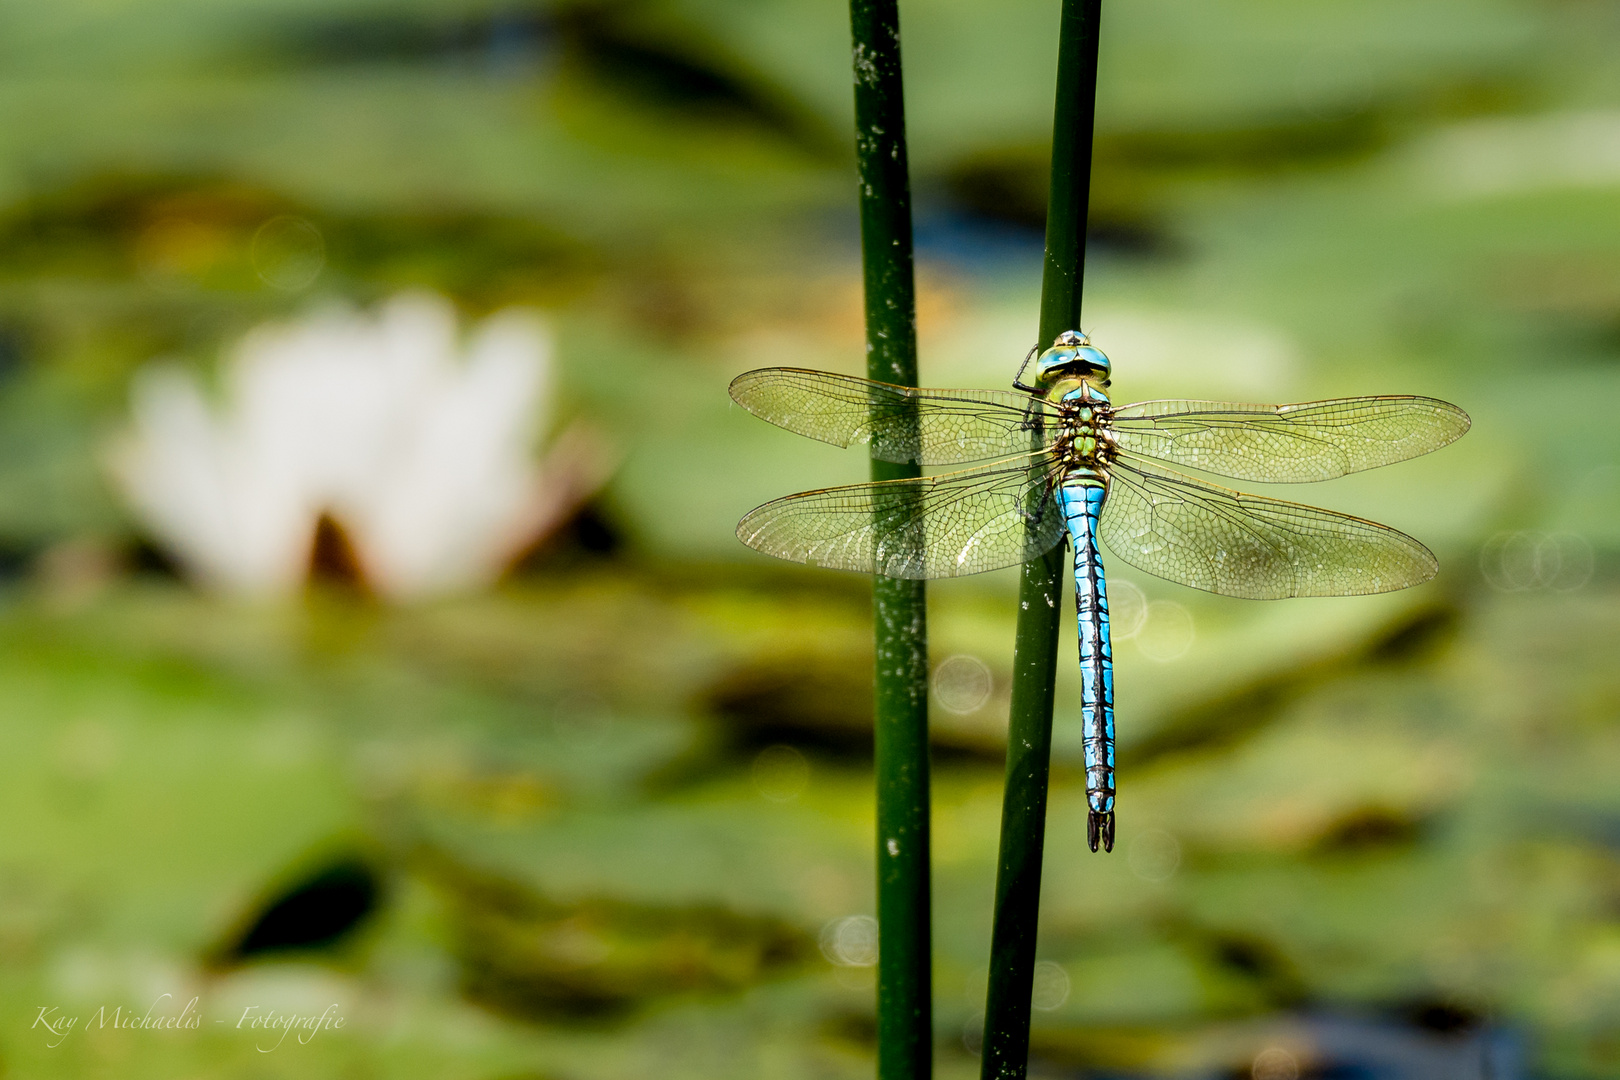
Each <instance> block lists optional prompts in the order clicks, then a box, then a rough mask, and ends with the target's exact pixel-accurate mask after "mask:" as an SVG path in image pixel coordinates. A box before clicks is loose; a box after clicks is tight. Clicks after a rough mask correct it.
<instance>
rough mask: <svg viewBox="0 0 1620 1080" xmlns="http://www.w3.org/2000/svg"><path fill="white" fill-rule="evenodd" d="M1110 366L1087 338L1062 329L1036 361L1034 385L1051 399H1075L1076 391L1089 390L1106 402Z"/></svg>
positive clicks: (1111, 371)
mask: <svg viewBox="0 0 1620 1080" xmlns="http://www.w3.org/2000/svg"><path fill="white" fill-rule="evenodd" d="M1112 374H1113V365H1112V364H1110V363H1109V362H1108V357H1107V356H1106V355H1105V354H1104V353H1103V351H1102V350H1101V349H1099V348H1097V347H1096V346H1094V345H1092V344H1091V340H1090V339H1089V338H1087V337H1086V335H1084V334H1082V333H1079V332H1077V331H1074V330H1065V331H1064V332H1063V333H1061V334H1059V335H1058V336H1057V340H1056V341H1054V342H1052V347H1051V348H1050V349H1047V350H1046V351H1045V352H1043V353H1041V355H1040V356H1039V357H1038V358H1036V360H1035V386H1036V388H1037V389H1038V390H1040V391H1042V392H1044V393H1045V394H1046V395H1047V396H1048V397H1051V398H1067V397H1072V396H1075V392H1076V391H1079V390H1082V389H1085V388H1089V389H1090V390H1091V391H1092V394H1090V395H1087V396H1095V397H1099V398H1102V400H1104V401H1106V400H1107V398H1106V397H1104V395H1103V394H1102V391H1104V390H1106V389H1107V388H1108V383H1109V380H1110V376H1111V375H1112Z"/></svg>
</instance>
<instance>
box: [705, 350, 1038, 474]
mask: <svg viewBox="0 0 1620 1080" xmlns="http://www.w3.org/2000/svg"><path fill="white" fill-rule="evenodd" d="M731 398H732V400H733V401H735V402H736V403H737V404H739V405H741V406H742V407H743V408H745V409H747V410H748V411H749V412H751V413H753V414H754V415H755V416H758V417H760V418H761V419H763V420H769V421H770V422H771V423H773V424H775V425H776V426H777V427H784V428H787V429H788V430H789V431H794V432H797V433H798V434H800V435H808V436H809V437H810V438H812V439H819V440H821V441H822V442H826V443H832V444H833V445H834V446H850V445H852V444H854V443H863V442H864V443H870V444H871V446H872V456H873V457H876V458H879V459H881V460H883V461H899V462H916V463H917V464H919V465H960V464H963V463H966V462H970V461H988V460H992V459H995V458H1005V457H1009V456H1011V455H1013V454H1021V453H1025V452H1027V451H1028V450H1030V449H1031V448H1039V447H1045V446H1048V445H1050V444H1051V442H1052V428H1053V427H1054V426H1055V425H1053V424H1048V423H1042V422H1043V421H1045V420H1048V419H1051V418H1054V417H1055V416H1056V415H1057V414H1056V412H1055V411H1054V410H1053V409H1052V408H1051V406H1049V405H1047V404H1046V403H1045V402H1043V401H1041V400H1040V399H1038V398H1035V397H1031V396H1030V395H1028V394H1017V393H1012V392H1006V391H999V390H918V389H915V388H913V387H908V386H893V385H890V384H889V383H881V382H873V381H871V380H870V379H859V378H856V377H855V376H853V375H835V374H833V373H832V372H830V371H809V370H806V369H804V368H761V369H760V370H758V371H749V372H745V373H743V374H741V375H739V376H737V377H736V378H735V379H733V380H732V381H731ZM1037 423H1041V426H1042V427H1043V435H1042V437H1041V439H1040V442H1039V443H1036V442H1033V441H1032V440H1033V439H1034V428H1035V426H1036V424H1037Z"/></svg>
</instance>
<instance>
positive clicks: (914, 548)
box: [737, 455, 1064, 579]
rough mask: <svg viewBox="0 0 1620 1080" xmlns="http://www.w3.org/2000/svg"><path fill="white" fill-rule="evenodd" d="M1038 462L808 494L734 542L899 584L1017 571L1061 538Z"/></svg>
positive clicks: (760, 516) (1051, 469)
mask: <svg viewBox="0 0 1620 1080" xmlns="http://www.w3.org/2000/svg"><path fill="white" fill-rule="evenodd" d="M1039 461H1040V459H1039V458H1038V457H1033V458H1032V456H1031V455H1025V456H1024V457H1023V458H1021V459H1018V460H1016V461H1004V462H996V463H995V464H993V465H988V466H984V467H981V468H978V469H969V470H965V471H963V472H956V473H947V474H945V475H943V476H924V477H920V478H918V479H914V480H889V481H884V482H880V483H871V484H851V485H849V486H848V487H836V488H828V489H826V490H824V491H806V492H803V493H801V494H798V495H789V496H787V497H786V498H782V499H777V500H775V501H774V502H768V503H766V504H765V505H764V506H761V507H759V508H758V509H756V510H753V511H751V512H750V513H749V514H748V515H747V516H746V517H744V518H743V519H742V521H740V522H738V523H737V538H738V539H740V540H741V541H742V542H743V543H745V544H747V545H748V546H749V547H751V548H754V549H755V550H756V551H763V552H764V553H765V554H767V555H775V556H776V557H777V558H779V559H790V560H792V561H793V562H802V563H808V564H810V565H811V566H826V567H832V568H834V569H837V570H859V571H862V572H864V573H868V574H872V573H877V574H883V575H885V576H887V577H895V578H913V579H916V578H945V577H961V576H963V575H965V574H978V573H982V572H984V571H986V570H997V569H1000V568H1001V567H1003V566H1014V565H1016V564H1018V563H1021V562H1025V561H1027V560H1029V559H1032V558H1034V557H1036V556H1037V555H1041V554H1043V553H1045V552H1047V551H1050V550H1051V549H1052V547H1053V546H1054V545H1056V544H1057V543H1058V542H1059V541H1061V540H1062V539H1063V535H1064V527H1063V514H1062V513H1061V512H1060V511H1059V509H1058V507H1057V503H1056V500H1055V499H1054V498H1053V496H1052V489H1053V477H1054V476H1055V475H1056V472H1057V466H1056V465H1054V464H1050V463H1048V464H1045V465H1044V466H1041V467H1040V468H1038V469H1035V470H1033V471H1032V469H1031V465H1032V463H1039Z"/></svg>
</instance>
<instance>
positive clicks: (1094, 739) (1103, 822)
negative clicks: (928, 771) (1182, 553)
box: [1058, 472, 1114, 851]
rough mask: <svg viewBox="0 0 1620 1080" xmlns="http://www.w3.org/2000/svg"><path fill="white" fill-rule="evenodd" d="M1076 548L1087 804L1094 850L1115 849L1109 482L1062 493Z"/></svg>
mask: <svg viewBox="0 0 1620 1080" xmlns="http://www.w3.org/2000/svg"><path fill="white" fill-rule="evenodd" d="M1058 496H1059V500H1060V503H1061V505H1062V507H1063V518H1064V521H1065V523H1066V524H1067V526H1068V530H1069V539H1070V542H1071V543H1072V544H1073V546H1074V596H1075V609H1076V615H1077V617H1078V619H1079V623H1080V676H1081V680H1082V683H1083V687H1084V689H1083V690H1082V702H1083V706H1084V712H1085V721H1084V723H1085V729H1084V736H1085V754H1086V799H1087V801H1088V802H1089V803H1090V806H1091V848H1092V850H1093V851H1095V850H1096V849H1097V846H1098V841H1099V840H1100V841H1101V842H1102V844H1103V845H1104V846H1106V847H1108V848H1109V849H1112V848H1113V846H1114V843H1113V840H1114V835H1113V834H1114V653H1113V645H1112V644H1111V643H1110V641H1109V636H1108V583H1107V580H1106V579H1105V577H1104V575H1103V565H1102V554H1101V552H1100V551H1099V549H1098V547H1097V520H1098V518H1099V517H1100V516H1101V514H1102V508H1103V503H1104V501H1105V500H1106V499H1107V498H1108V485H1107V480H1106V479H1104V478H1103V477H1102V476H1101V475H1100V474H1096V473H1089V472H1088V473H1079V474H1071V475H1070V476H1069V477H1068V478H1066V479H1065V480H1064V482H1063V486H1062V487H1061V488H1059V489H1058Z"/></svg>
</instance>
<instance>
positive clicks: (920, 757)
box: [849, 0, 933, 1080]
mask: <svg viewBox="0 0 1620 1080" xmlns="http://www.w3.org/2000/svg"><path fill="white" fill-rule="evenodd" d="M849 13H850V28H851V31H852V36H853V39H854V65H855V152H856V157H857V160H858V164H859V170H860V207H861V262H862V267H863V271H864V275H865V285H866V371H867V375H868V376H870V377H871V378H873V379H877V380H880V381H882V382H889V383H900V384H903V385H906V386H915V385H917V325H916V306H917V305H916V288H915V284H914V280H913V275H912V252H911V185H910V181H909V179H908V177H907V167H908V163H907V156H906V126H905V99H904V95H903V93H902V88H901V78H900V16H899V11H898V9H897V6H896V3H895V0H850V5H849ZM918 475H920V470H919V468H918V467H917V466H916V465H901V464H895V463H893V462H886V461H878V460H876V459H874V460H873V461H872V479H874V480H898V479H902V478H906V477H913V476H918ZM872 599H873V626H874V637H875V651H876V681H875V686H874V688H873V705H874V721H875V724H874V752H875V756H876V772H877V884H878V896H877V910H878V986H877V1022H878V1070H877V1072H878V1077H879V1080H923V1078H925V1077H927V1076H929V1075H930V1073H931V1072H932V1068H933V1000H932V981H933V963H932V959H931V956H930V947H931V934H930V924H931V916H932V913H931V910H930V907H931V905H930V898H929V866H928V863H929V841H928V806H929V798H928V633H927V621H926V609H925V599H926V597H925V593H924V589H923V583H922V582H920V581H899V580H895V579H892V578H885V577H879V578H878V579H877V580H876V583H875V584H874V586H873V591H872Z"/></svg>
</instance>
